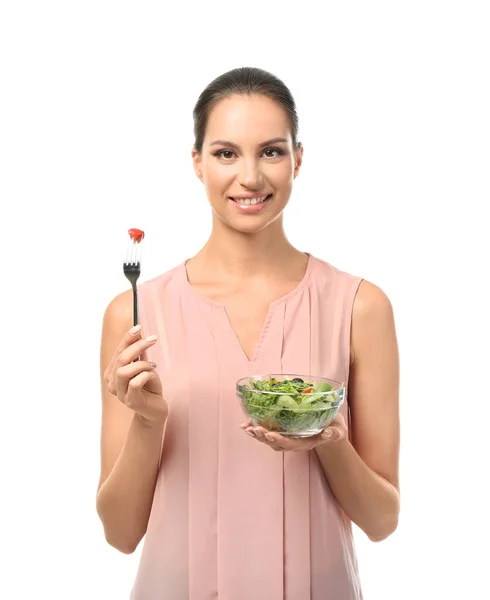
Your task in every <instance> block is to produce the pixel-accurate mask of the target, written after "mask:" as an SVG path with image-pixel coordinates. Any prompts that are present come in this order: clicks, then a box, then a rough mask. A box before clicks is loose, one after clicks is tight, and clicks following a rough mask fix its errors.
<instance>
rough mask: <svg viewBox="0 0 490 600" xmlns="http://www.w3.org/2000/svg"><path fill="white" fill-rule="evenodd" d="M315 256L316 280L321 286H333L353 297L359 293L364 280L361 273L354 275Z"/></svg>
mask: <svg viewBox="0 0 490 600" xmlns="http://www.w3.org/2000/svg"><path fill="white" fill-rule="evenodd" d="M312 258H313V268H312V271H313V272H314V276H315V281H316V283H317V284H318V285H319V286H320V287H324V288H327V287H328V288H332V286H333V287H334V288H335V289H336V290H337V291H338V293H340V294H341V295H343V296H345V297H347V298H348V299H349V298H350V299H352V297H353V296H354V295H355V294H356V293H357V289H358V287H359V284H360V282H361V281H362V280H363V278H362V277H360V276H359V275H354V274H353V273H349V272H347V271H343V270H342V269H340V268H338V267H336V266H335V265H333V264H331V263H329V262H327V261H325V260H322V259H320V258H316V257H312Z"/></svg>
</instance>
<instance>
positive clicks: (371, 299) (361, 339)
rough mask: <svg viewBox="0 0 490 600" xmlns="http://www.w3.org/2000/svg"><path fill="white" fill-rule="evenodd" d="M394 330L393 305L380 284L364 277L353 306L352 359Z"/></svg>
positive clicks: (390, 334) (388, 335)
mask: <svg viewBox="0 0 490 600" xmlns="http://www.w3.org/2000/svg"><path fill="white" fill-rule="evenodd" d="M393 332H394V314H393V306H392V303H391V301H390V299H389V298H388V296H387V294H386V293H385V292H384V290H382V289H381V288H380V287H379V286H378V285H376V284H374V283H372V282H371V281H368V280H367V279H362V280H361V282H360V284H359V288H358V290H357V293H356V296H355V299H354V304H353V307H352V331H351V333H352V335H351V340H352V353H351V355H352V361H353V362H354V361H355V358H356V354H358V353H359V352H361V351H364V350H366V351H367V350H368V349H369V347H371V344H372V343H373V342H375V341H376V340H377V341H381V342H382V341H383V340H385V339H386V338H387V337H392V336H393Z"/></svg>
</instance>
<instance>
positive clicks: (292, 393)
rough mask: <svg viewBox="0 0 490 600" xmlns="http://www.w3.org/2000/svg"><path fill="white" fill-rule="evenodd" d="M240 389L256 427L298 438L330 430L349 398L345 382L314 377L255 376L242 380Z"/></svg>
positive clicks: (285, 375)
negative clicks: (326, 428)
mask: <svg viewBox="0 0 490 600" xmlns="http://www.w3.org/2000/svg"><path fill="white" fill-rule="evenodd" d="M236 389H237V396H238V399H239V400H240V404H241V406H242V409H243V411H244V412H245V414H246V416H247V417H250V419H251V420H252V422H253V424H254V426H255V427H257V426H261V427H265V428H266V429H268V430H269V431H276V432H278V433H280V434H281V435H284V436H289V437H295V438H303V437H310V436H312V435H317V434H318V433H320V432H321V431H323V429H325V427H328V426H329V425H330V423H331V422H332V421H333V420H334V419H335V417H336V415H337V413H338V412H339V409H340V407H341V406H342V403H343V402H344V396H345V383H341V382H340V381H336V380H335V379H328V378H326V377H315V376H313V375H293V374H282V375H279V374H266V375H252V376H249V377H242V378H241V379H239V380H238V381H237V383H236Z"/></svg>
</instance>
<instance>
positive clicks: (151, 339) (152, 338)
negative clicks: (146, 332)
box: [146, 335, 158, 342]
mask: <svg viewBox="0 0 490 600" xmlns="http://www.w3.org/2000/svg"><path fill="white" fill-rule="evenodd" d="M156 340H158V335H150V337H147V338H146V341H147V342H156Z"/></svg>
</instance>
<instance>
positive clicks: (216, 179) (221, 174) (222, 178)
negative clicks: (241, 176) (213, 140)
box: [203, 163, 233, 187]
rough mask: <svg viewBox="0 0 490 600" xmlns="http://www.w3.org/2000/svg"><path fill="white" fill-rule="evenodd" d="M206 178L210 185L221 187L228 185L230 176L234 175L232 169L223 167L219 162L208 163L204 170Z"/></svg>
mask: <svg viewBox="0 0 490 600" xmlns="http://www.w3.org/2000/svg"><path fill="white" fill-rule="evenodd" d="M203 175H204V180H205V181H206V183H207V185H208V186H209V187H220V186H223V185H226V183H227V181H228V180H229V179H230V177H233V171H232V169H230V168H229V167H228V168H223V166H222V165H219V164H212V163H211V164H208V165H206V167H205V168H204V170H203Z"/></svg>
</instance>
